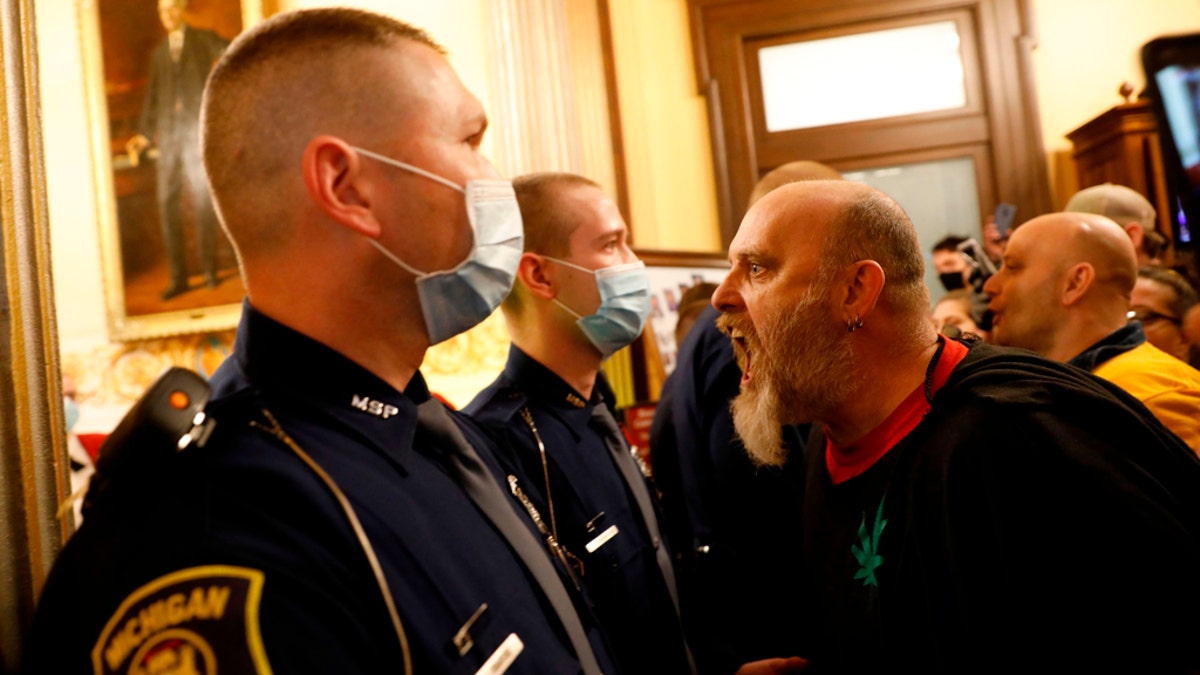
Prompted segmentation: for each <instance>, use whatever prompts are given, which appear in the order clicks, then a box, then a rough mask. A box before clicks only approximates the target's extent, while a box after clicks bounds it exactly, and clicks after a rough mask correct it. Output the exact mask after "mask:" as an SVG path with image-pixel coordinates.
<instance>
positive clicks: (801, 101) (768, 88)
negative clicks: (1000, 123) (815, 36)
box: [758, 21, 967, 132]
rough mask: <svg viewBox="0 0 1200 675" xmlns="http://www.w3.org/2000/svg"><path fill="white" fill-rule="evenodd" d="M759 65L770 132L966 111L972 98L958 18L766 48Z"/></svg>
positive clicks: (760, 54) (759, 57)
mask: <svg viewBox="0 0 1200 675" xmlns="http://www.w3.org/2000/svg"><path fill="white" fill-rule="evenodd" d="M880 55H886V58H880ZM758 67H759V73H760V75H761V80H762V89H763V108H764V111H765V113H766V123H767V131H770V132H775V131H787V130H789V129H808V128H811V127H820V126H825V125H829V124H841V123H845V122H861V121H863V120H873V119H881V118H885V117H896V116H899V115H911V114H914V113H922V112H930V111H934V110H948V109H955V108H962V107H963V106H965V105H966V101H967V94H966V87H965V85H964V83H963V62H962V55H961V54H960V52H959V36H958V26H957V24H955V22H953V21H939V22H936V23H928V24H922V25H919V26H908V27H906V28H892V29H889V30H881V31H872V32H869V33H858V34H855V35H846V36H842V37H836V38H827V39H823V40H808V41H805V42H791V43H788V44H782V45H775V46H772V47H766V48H764V49H760V50H759V52H758Z"/></svg>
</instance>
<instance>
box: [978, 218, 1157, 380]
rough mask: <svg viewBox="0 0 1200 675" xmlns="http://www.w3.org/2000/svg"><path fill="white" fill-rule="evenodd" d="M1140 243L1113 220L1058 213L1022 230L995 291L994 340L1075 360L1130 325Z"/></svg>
mask: <svg viewBox="0 0 1200 675" xmlns="http://www.w3.org/2000/svg"><path fill="white" fill-rule="evenodd" d="M1136 279H1137V255H1136V254H1135V253H1134V250H1133V243H1132V242H1131V241H1130V240H1129V237H1128V236H1126V234H1125V232H1124V231H1123V230H1122V229H1121V227H1120V226H1119V225H1117V224H1116V223H1114V222H1113V221H1111V220H1109V219H1108V218H1105V217H1104V216H1098V215H1095V214H1088V213H1052V214H1049V215H1045V216H1039V217H1037V218H1034V219H1033V220H1030V221H1028V222H1026V223H1024V224H1023V225H1021V227H1019V228H1017V229H1015V230H1014V231H1013V233H1012V237H1011V238H1010V239H1009V242H1008V247H1007V248H1006V250H1005V252H1004V264H1003V266H1002V267H1001V268H1000V270H999V272H997V273H996V274H995V275H993V276H992V277H991V278H989V279H988V281H987V283H986V284H985V285H984V287H983V290H984V292H986V293H987V294H988V295H989V296H991V304H990V307H991V310H992V312H993V320H992V335H991V337H992V340H993V341H994V342H996V343H998V344H1002V345H1008V346H1013V347H1024V348H1025V349H1030V350H1032V351H1035V352H1038V353H1039V354H1042V355H1043V356H1047V357H1049V358H1051V359H1055V360H1057V361H1068V360H1070V359H1072V358H1074V357H1075V356H1077V355H1078V354H1080V353H1082V352H1083V351H1084V350H1085V349H1087V348H1088V347H1089V346H1091V345H1093V344H1095V343H1096V342H1098V341H1100V340H1102V339H1104V338H1105V337H1106V336H1108V335H1109V334H1110V333H1112V332H1113V331H1115V330H1117V329H1118V328H1120V327H1121V326H1124V325H1125V321H1126V319H1125V315H1126V313H1127V312H1128V310H1129V295H1130V292H1131V291H1132V290H1133V284H1134V282H1135V280H1136Z"/></svg>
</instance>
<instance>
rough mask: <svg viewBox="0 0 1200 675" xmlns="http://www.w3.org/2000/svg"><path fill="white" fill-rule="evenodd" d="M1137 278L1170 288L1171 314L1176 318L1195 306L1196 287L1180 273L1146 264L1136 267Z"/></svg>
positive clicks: (1179, 317)
mask: <svg viewBox="0 0 1200 675" xmlns="http://www.w3.org/2000/svg"><path fill="white" fill-rule="evenodd" d="M1138 278H1139V279H1149V280H1150V281H1153V282H1155V283H1159V284H1162V285H1163V286H1166V287H1167V288H1169V289H1171V291H1172V295H1174V297H1173V298H1172V299H1171V302H1170V303H1169V304H1170V307H1171V314H1174V315H1175V318H1177V319H1183V317H1184V315H1186V314H1187V312H1188V310H1189V309H1191V308H1192V307H1194V306H1196V304H1197V302H1198V300H1197V297H1196V289H1195V287H1193V286H1192V284H1191V283H1190V282H1189V281H1188V280H1187V278H1186V277H1184V276H1183V275H1182V274H1180V273H1178V272H1176V271H1175V270H1170V269H1166V268H1164V267H1154V266H1153V265H1147V266H1146V267H1142V268H1140V269H1138Z"/></svg>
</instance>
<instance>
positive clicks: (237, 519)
mask: <svg viewBox="0 0 1200 675" xmlns="http://www.w3.org/2000/svg"><path fill="white" fill-rule="evenodd" d="M317 54H319V55H320V58H314V55H317ZM351 73H352V74H353V75H354V76H353V77H348V76H347V74H351ZM204 119H205V122H206V123H205V127H204V149H205V162H206V168H207V170H208V172H209V175H210V177H211V182H212V186H213V192H214V196H215V199H216V203H217V205H218V208H219V210H220V213H221V214H222V219H223V222H224V225H225V226H226V228H227V231H228V232H229V234H230V236H231V239H232V240H233V242H234V243H235V246H236V247H237V250H238V254H239V260H240V261H241V263H242V271H243V275H244V278H245V280H246V287H247V290H248V300H247V303H246V304H245V305H244V308H243V317H242V323H241V325H240V326H239V329H238V337H237V341H236V349H235V354H234V356H233V357H232V358H231V359H230V360H229V361H228V362H226V363H225V364H224V365H223V366H222V367H221V368H220V370H219V371H218V372H217V374H216V375H215V376H214V378H213V399H212V401H211V402H210V404H209V406H208V408H207V413H208V415H209V416H210V417H211V419H212V420H215V426H212V427H211V432H210V433H209V434H208V435H207V437H206V438H203V442H202V443H201V442H199V441H198V442H195V443H192V444H191V445H188V444H187V443H186V442H184V443H183V445H184V446H185V447H184V448H183V450H181V451H179V452H176V451H175V448H173V447H169V448H165V449H147V448H135V449H136V450H138V455H137V456H136V459H137V461H125V462H113V461H109V462H108V463H107V464H106V465H105V463H104V462H103V461H102V465H104V466H106V468H107V471H106V472H105V475H104V480H102V481H99V482H97V483H96V484H94V485H93V489H92V490H91V493H90V494H89V504H88V507H89V512H88V515H87V518H86V520H85V523H84V525H83V527H82V528H81V530H80V531H79V532H78V533H77V534H76V536H75V537H74V538H73V539H72V540H71V541H70V542H69V543H68V545H67V547H66V549H65V551H64V553H63V554H62V556H61V558H60V559H59V560H58V561H57V562H56V564H55V568H54V570H53V572H52V573H51V575H50V577H49V579H48V581H47V585H46V589H45V592H44V594H43V597H42V599H41V603H40V606H39V610H38V614H37V616H36V618H35V622H34V626H33V629H32V632H31V635H30V639H29V641H28V643H27V649H26V654H25V666H26V672H30V673H41V672H46V673H51V672H52V673H66V672H87V671H89V670H91V671H93V672H96V673H101V672H103V673H110V672H122V673H124V672H147V673H149V672H189V671H195V672H218V671H219V672H237V673H243V672H246V673H250V672H258V673H266V672H276V673H283V672H287V673H301V672H303V673H309V672H311V673H376V672H410V673H411V672H417V673H475V672H487V673H527V674H531V675H532V674H535V673H537V674H541V673H588V674H596V673H600V672H607V673H612V672H615V667H614V665H613V661H612V658H611V656H610V655H609V653H608V651H607V645H606V642H605V639H604V637H603V635H602V633H601V632H600V630H599V629H598V628H597V626H596V623H595V621H594V620H593V619H592V617H591V615H590V611H589V610H588V608H587V605H586V602H585V601H584V599H583V596H582V595H581V594H580V593H578V592H577V591H576V589H575V588H574V587H573V584H572V582H571V581H570V580H569V579H570V578H569V577H564V576H563V575H561V574H560V570H559V569H558V568H557V567H556V565H555V563H554V562H552V560H551V558H550V556H549V555H547V552H546V549H545V548H544V546H543V543H542V541H541V540H540V539H539V538H538V533H537V530H536V528H535V527H534V526H533V524H532V523H530V522H529V520H528V518H527V516H526V515H525V513H524V512H523V511H518V510H517V509H518V508H520V507H519V505H517V504H516V503H515V501H514V500H512V498H511V497H510V496H509V495H508V493H507V492H504V491H501V489H500V482H499V481H500V480H501V479H502V477H503V474H502V473H501V471H500V465H499V464H498V463H497V462H496V461H495V459H494V457H493V456H492V450H491V446H490V443H489V442H488V441H487V440H486V438H485V436H484V435H483V434H482V433H481V431H480V430H479V429H478V428H477V427H475V426H474V425H473V424H472V423H470V422H469V421H468V420H466V419H464V418H462V417H461V416H458V415H455V414H452V413H450V412H449V411H448V410H446V408H445V407H444V406H443V405H442V404H441V403H439V402H438V401H436V400H435V399H433V398H431V397H430V395H429V392H428V390H427V389H426V386H425V383H424V380H423V379H422V377H421V374H420V372H419V370H418V369H419V367H420V364H421V361H422V359H423V357H424V353H425V350H426V349H427V348H428V346H429V345H431V344H435V343H438V342H441V341H443V340H446V339H448V338H450V337H452V336H454V335H455V334H457V333H459V332H462V331H463V330H466V329H468V328H470V327H471V326H473V325H475V324H476V323H478V322H479V321H480V320H482V319H483V318H484V317H486V316H487V315H488V314H489V313H490V312H491V310H492V309H494V308H495V307H496V306H497V305H498V304H499V302H500V300H501V299H502V298H503V297H504V296H505V295H506V294H507V292H508V290H509V287H510V285H511V283H512V278H513V274H514V271H515V268H516V263H517V261H518V259H519V257H520V255H521V248H522V244H521V242H522V233H521V222H520V214H519V211H518V210H517V206H516V202H515V198H514V196H513V192H512V188H511V185H510V184H508V183H507V182H505V181H499V180H496V175H495V171H494V169H493V168H492V167H491V165H490V164H489V163H488V161H487V160H486V159H484V158H483V157H482V156H481V155H480V154H479V142H480V140H481V138H482V135H483V130H484V127H485V126H486V117H485V116H484V113H483V110H482V108H481V107H480V105H479V102H478V101H477V100H476V99H475V98H474V97H473V96H472V95H471V94H470V93H469V92H468V91H467V90H466V89H465V88H464V87H463V85H462V84H461V83H460V82H459V80H458V78H457V77H456V75H455V74H454V71H453V70H452V69H451V68H450V66H449V64H448V62H447V61H446V59H445V57H444V56H443V54H442V51H441V49H440V48H439V47H438V46H437V45H436V44H435V43H433V42H432V40H430V38H429V37H428V36H427V35H426V34H425V33H423V32H422V31H419V30H418V29H415V28H412V27H411V26H408V25H407V24H404V23H401V22H398V21H395V20H392V19H389V18H385V17H382V16H378V15H374V14H371V13H367V12H362V11H358V10H349V9H320V10H306V11H301V12H294V13H289V14H284V15H280V16H277V17H276V18H274V19H271V20H269V21H267V22H264V23H262V24H259V25H258V26H257V27H255V28H254V29H251V30H250V31H248V32H247V33H246V34H244V35H243V36H242V37H241V38H239V39H238V40H237V41H235V43H234V44H233V45H232V46H231V48H230V49H229V51H228V52H227V53H226V54H225V55H224V57H223V58H222V60H221V62H220V63H219V64H218V66H217V69H216V70H215V71H214V73H213V75H212V78H211V80H210V83H209V92H208V94H207V96H206V104H205V117H204ZM442 270H445V271H442ZM185 441H186V439H185ZM149 450H161V451H156V452H150V451H149ZM102 468H104V467H102ZM561 571H562V572H563V573H565V571H566V570H565V569H564V570H561ZM564 578H565V579H567V581H564Z"/></svg>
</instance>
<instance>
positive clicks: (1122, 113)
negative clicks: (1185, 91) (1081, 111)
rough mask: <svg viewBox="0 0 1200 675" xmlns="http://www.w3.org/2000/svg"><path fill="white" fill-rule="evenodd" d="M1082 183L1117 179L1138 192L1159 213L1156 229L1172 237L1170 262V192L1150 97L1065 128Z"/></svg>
mask: <svg viewBox="0 0 1200 675" xmlns="http://www.w3.org/2000/svg"><path fill="white" fill-rule="evenodd" d="M1067 139H1068V140H1070V141H1071V143H1072V145H1073V146H1074V150H1073V152H1072V156H1073V158H1074V160H1075V170H1076V173H1077V175H1078V177H1079V188H1080V189H1083V188H1087V187H1091V186H1093V185H1100V184H1101V183H1116V184H1118V185H1124V186H1127V187H1130V188H1132V189H1134V190H1137V191H1138V192H1140V193H1141V194H1142V195H1143V196H1144V197H1146V199H1148V200H1150V203H1151V204H1153V205H1154V209H1155V211H1157V213H1158V223H1157V229H1158V231H1159V232H1160V233H1161V234H1162V235H1163V236H1164V237H1166V239H1167V241H1168V242H1169V243H1170V248H1168V252H1167V256H1166V262H1167V263H1168V264H1170V263H1171V258H1172V254H1173V253H1174V248H1175V247H1174V236H1173V232H1172V227H1171V209H1170V197H1169V193H1168V190H1167V181H1166V177H1165V175H1164V174H1163V162H1162V153H1161V150H1160V148H1159V145H1158V128H1157V125H1156V123H1155V120H1154V111H1153V108H1152V107H1151V104H1150V101H1148V100H1146V99H1139V100H1137V101H1127V102H1125V103H1122V104H1120V105H1118V106H1115V107H1113V108H1110V109H1109V110H1106V111H1105V112H1103V113H1101V114H1100V115H1099V116H1097V117H1095V118H1093V119H1092V120H1090V121H1088V122H1087V123H1086V124H1084V125H1083V126H1081V127H1079V128H1078V129H1076V130H1074V131H1072V132H1071V133H1069V134H1067Z"/></svg>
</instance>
